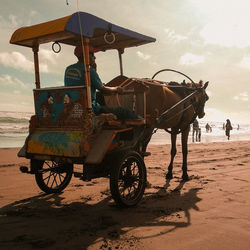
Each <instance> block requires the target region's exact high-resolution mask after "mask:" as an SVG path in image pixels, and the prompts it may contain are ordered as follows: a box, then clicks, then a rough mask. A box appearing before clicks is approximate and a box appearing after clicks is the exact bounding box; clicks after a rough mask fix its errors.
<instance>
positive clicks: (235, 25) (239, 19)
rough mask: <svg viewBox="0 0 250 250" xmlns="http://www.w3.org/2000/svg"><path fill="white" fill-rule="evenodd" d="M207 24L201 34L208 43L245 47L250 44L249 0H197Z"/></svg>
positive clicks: (197, 5)
mask: <svg viewBox="0 0 250 250" xmlns="http://www.w3.org/2000/svg"><path fill="white" fill-rule="evenodd" d="M195 2H196V6H195V7H196V8H198V9H199V10H200V11H201V13H202V15H203V16H204V20H206V24H205V25H204V27H203V28H202V30H201V32H200V36H201V37H202V38H203V39H204V42H205V43H206V44H216V45H220V46H223V47H239V48H245V47H248V46H249V45H250V33H249V32H248V31H249V27H250V18H249V11H250V6H249V1H248V0H239V1H230V4H228V0H220V1H195Z"/></svg>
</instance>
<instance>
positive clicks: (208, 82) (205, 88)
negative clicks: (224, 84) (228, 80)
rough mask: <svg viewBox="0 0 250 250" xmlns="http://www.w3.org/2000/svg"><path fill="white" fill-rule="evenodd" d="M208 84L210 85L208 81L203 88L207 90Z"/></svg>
mask: <svg viewBox="0 0 250 250" xmlns="http://www.w3.org/2000/svg"><path fill="white" fill-rule="evenodd" d="M208 83H209V82H208V81H207V82H206V83H205V84H204V87H203V88H204V89H206V88H207V86H208Z"/></svg>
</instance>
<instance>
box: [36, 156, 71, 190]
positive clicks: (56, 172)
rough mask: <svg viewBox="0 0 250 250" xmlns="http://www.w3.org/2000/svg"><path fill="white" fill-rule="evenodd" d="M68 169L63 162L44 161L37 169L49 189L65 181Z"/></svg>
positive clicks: (56, 187)
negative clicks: (40, 167)
mask: <svg viewBox="0 0 250 250" xmlns="http://www.w3.org/2000/svg"><path fill="white" fill-rule="evenodd" d="M68 172H69V170H68V169H67V168H66V167H64V165H63V164H60V163H57V162H54V161H45V162H44V164H43V167H42V169H40V170H38V174H39V175H40V176H41V178H42V181H43V182H44V185H45V186H47V187H48V188H49V189H51V190H56V189H59V188H60V187H61V186H62V185H64V183H65V182H67V179H68V176H69V174H68Z"/></svg>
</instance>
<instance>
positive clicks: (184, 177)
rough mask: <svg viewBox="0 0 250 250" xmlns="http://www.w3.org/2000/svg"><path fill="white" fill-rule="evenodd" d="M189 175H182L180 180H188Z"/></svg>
mask: <svg viewBox="0 0 250 250" xmlns="http://www.w3.org/2000/svg"><path fill="white" fill-rule="evenodd" d="M189 180H190V179H189V176H188V175H187V174H185V175H182V181H189Z"/></svg>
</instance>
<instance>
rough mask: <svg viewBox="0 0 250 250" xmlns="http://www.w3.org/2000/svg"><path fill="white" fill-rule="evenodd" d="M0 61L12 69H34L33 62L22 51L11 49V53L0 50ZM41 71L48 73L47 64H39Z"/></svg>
mask: <svg viewBox="0 0 250 250" xmlns="http://www.w3.org/2000/svg"><path fill="white" fill-rule="evenodd" d="M0 63H1V64H3V65H4V66H6V67H11V68H14V69H20V70H23V71H26V72H33V71H34V64H33V62H32V61H30V60H29V59H27V58H26V57H25V56H24V55H23V54H22V53H20V52H16V51H13V52H11V53H8V52H2V53H0ZM39 69H40V71H41V72H45V73H48V71H49V70H48V65H46V64H43V63H41V64H40V65H39Z"/></svg>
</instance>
